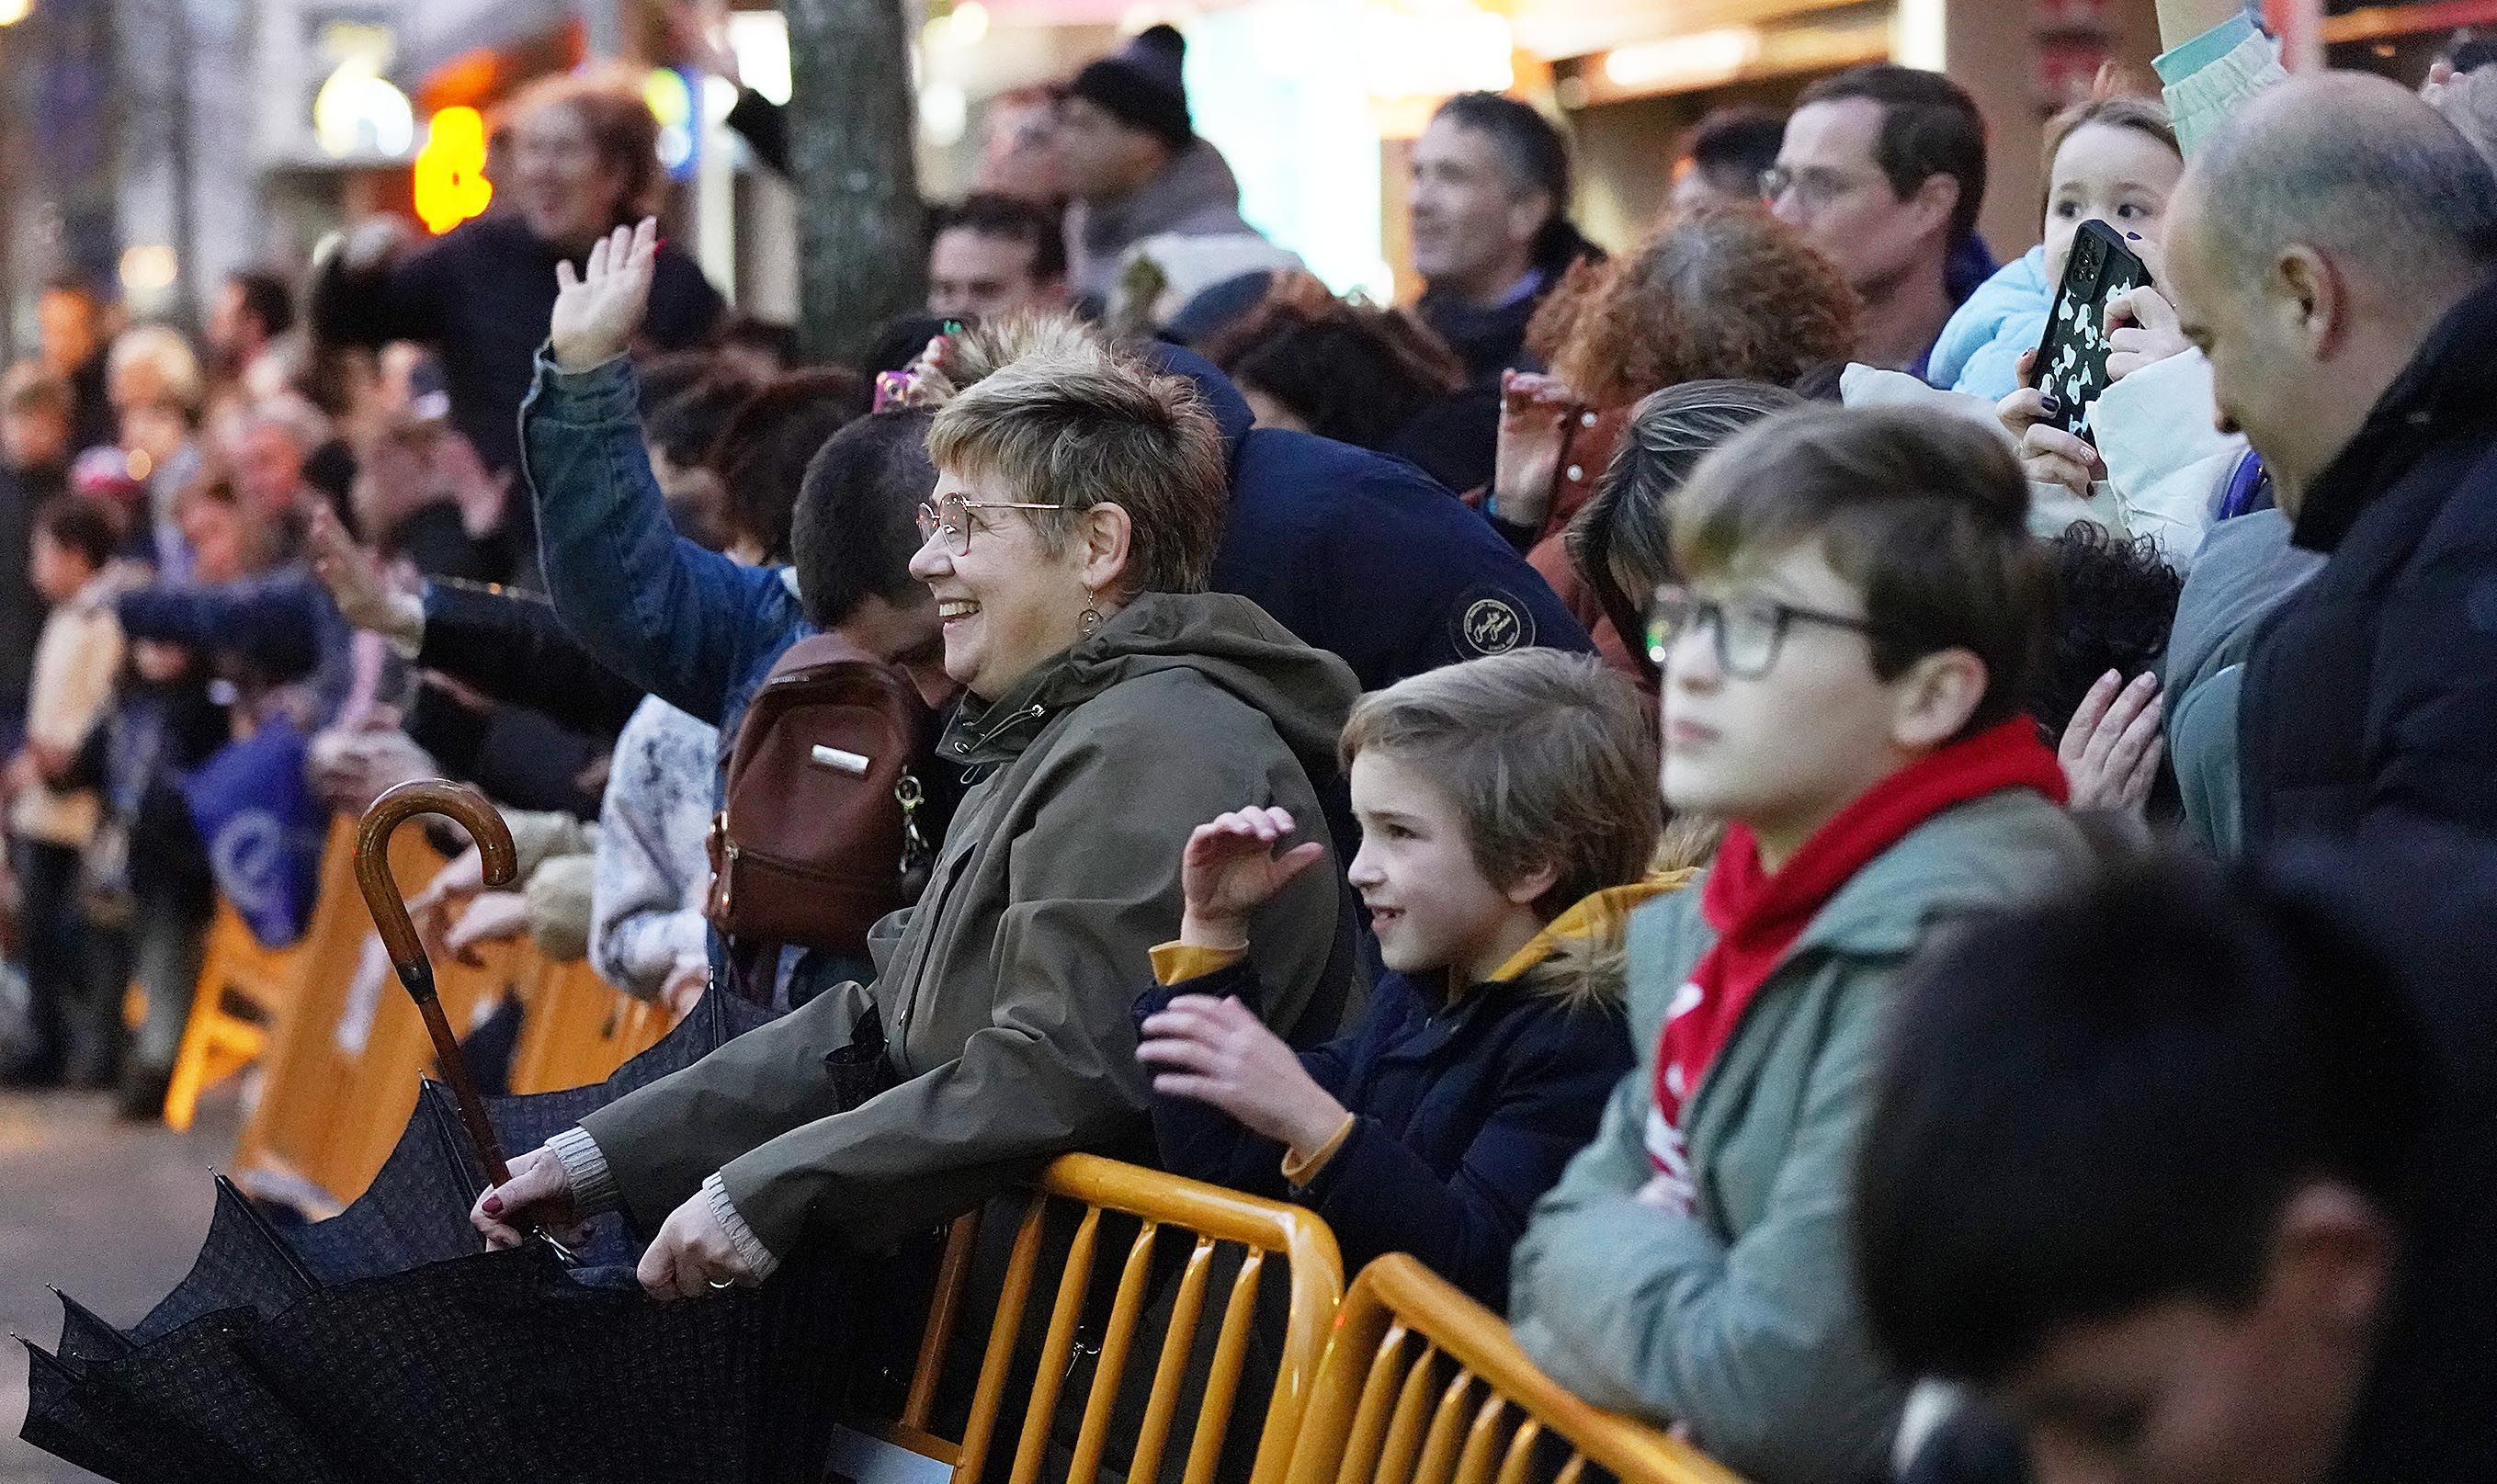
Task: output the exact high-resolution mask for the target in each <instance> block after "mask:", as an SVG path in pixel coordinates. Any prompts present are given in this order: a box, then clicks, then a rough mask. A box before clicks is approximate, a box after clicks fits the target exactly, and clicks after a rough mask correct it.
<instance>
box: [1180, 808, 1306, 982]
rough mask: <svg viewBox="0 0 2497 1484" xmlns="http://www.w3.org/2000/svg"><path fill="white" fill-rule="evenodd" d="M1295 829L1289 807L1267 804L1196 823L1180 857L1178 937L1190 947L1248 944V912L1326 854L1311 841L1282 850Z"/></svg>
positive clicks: (1238, 946) (1237, 946) (1224, 947)
mask: <svg viewBox="0 0 2497 1484" xmlns="http://www.w3.org/2000/svg"><path fill="white" fill-rule="evenodd" d="M1299 828H1300V826H1299V825H1297V824H1294V823H1293V822H1292V811H1291V810H1289V809H1268V808H1246V809H1238V810H1234V811H1233V812H1231V813H1228V814H1225V815H1223V816H1222V817H1220V818H1219V819H1216V820H1214V821H1213V822H1211V823H1209V824H1202V825H1199V826H1197V827H1196V829H1195V831H1194V832H1193V833H1192V834H1190V835H1189V836H1188V837H1187V849H1186V851H1185V853H1184V854H1182V855H1181V857H1180V866H1179V887H1180V897H1181V900H1182V901H1183V902H1184V903H1185V905H1184V906H1183V907H1182V909H1181V912H1180V919H1179V940H1180V941H1181V942H1183V943H1185V944H1187V945H1188V946H1190V947H1192V948H1220V949H1238V948H1246V947H1247V946H1249V927H1248V923H1249V914H1250V913H1252V912H1254V911H1256V910H1257V909H1258V908H1259V907H1262V906H1264V905H1265V904H1266V903H1267V902H1268V901H1269V900H1273V898H1274V895H1275V894H1276V893H1277V892H1280V891H1281V890H1282V889H1283V887H1284V884H1285V883H1287V882H1289V881H1290V880H1291V879H1292V878H1293V877H1294V876H1297V875H1299V874H1300V873H1301V872H1302V871H1305V870H1307V869H1309V868H1311V867H1312V866H1314V865H1316V864H1317V863H1318V862H1319V861H1320V860H1323V859H1324V858H1325V856H1326V846H1324V845H1321V844H1319V843H1317V842H1316V841H1314V840H1312V841H1310V842H1308V843H1306V844H1300V845H1294V846H1293V847H1292V848H1291V849H1289V850H1284V849H1282V844H1283V841H1285V840H1287V839H1289V838H1291V837H1292V833H1293V832H1294V831H1296V830H1298V829H1299Z"/></svg>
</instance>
